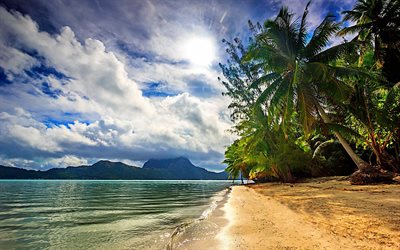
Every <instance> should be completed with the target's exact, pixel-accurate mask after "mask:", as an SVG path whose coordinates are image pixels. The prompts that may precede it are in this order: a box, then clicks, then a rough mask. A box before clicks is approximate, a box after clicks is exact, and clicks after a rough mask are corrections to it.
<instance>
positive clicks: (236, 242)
mask: <svg viewBox="0 0 400 250" xmlns="http://www.w3.org/2000/svg"><path fill="white" fill-rule="evenodd" d="M230 189H231V190H230V192H228V193H227V194H226V195H225V198H224V199H223V200H222V201H221V202H220V203H219V204H218V207H217V208H216V209H215V210H214V211H213V213H212V214H211V215H210V216H209V217H208V218H206V219H204V220H202V221H200V223H199V224H198V225H197V226H199V227H197V229H199V228H201V229H204V228H206V229H208V230H209V231H207V230H205V231H204V230H196V228H195V229H194V230H189V232H188V233H189V235H190V237H191V240H187V241H186V242H184V243H183V244H181V245H179V247H175V248H172V249H200V250H201V249H238V250H239V249H252V250H254V249H400V210H399V208H400V195H399V194H400V185H398V184H394V185H387V184H379V185H370V186H353V185H350V184H349V183H348V181H345V180H343V177H329V178H316V179H311V180H307V181H305V182H303V183H296V184H279V183H264V184H254V185H243V186H242V185H238V186H237V185H233V186H231V187H230ZM201 223H203V224H201ZM207 226H208V227H207ZM185 233H187V232H185ZM186 236H187V235H186ZM186 236H185V237H186Z"/></svg>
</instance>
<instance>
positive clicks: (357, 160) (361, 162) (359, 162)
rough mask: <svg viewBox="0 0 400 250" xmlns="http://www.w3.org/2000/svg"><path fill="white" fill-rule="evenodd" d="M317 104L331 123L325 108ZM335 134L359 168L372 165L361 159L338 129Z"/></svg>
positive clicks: (324, 118)
mask: <svg viewBox="0 0 400 250" xmlns="http://www.w3.org/2000/svg"><path fill="white" fill-rule="evenodd" d="M315 106H316V107H317V110H318V113H319V114H320V116H321V118H322V120H323V121H324V122H325V123H330V122H331V120H330V118H329V117H328V115H327V114H326V113H325V110H324V109H323V108H322V107H321V105H319V103H317V102H316V103H315ZM333 134H334V135H335V136H336V138H337V139H338V140H339V142H340V144H342V146H343V148H344V150H345V151H346V152H347V154H348V155H349V156H350V158H351V159H352V160H353V162H354V163H355V164H356V166H357V168H358V169H359V170H363V169H365V168H368V167H370V165H369V164H368V163H367V162H366V161H364V160H363V159H361V158H360V157H359V156H358V155H357V154H356V153H355V152H354V150H353V149H352V148H351V147H350V145H349V143H348V142H347V141H346V139H344V137H343V136H342V135H341V134H340V133H339V132H337V131H333Z"/></svg>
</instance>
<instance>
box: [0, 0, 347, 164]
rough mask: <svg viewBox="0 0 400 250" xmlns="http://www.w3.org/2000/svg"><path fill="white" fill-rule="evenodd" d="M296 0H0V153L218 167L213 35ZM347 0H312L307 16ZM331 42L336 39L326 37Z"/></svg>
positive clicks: (12, 159)
mask: <svg viewBox="0 0 400 250" xmlns="http://www.w3.org/2000/svg"><path fill="white" fill-rule="evenodd" d="M306 2H307V1H303V0H300V1H295V0H270V1H261V0H257V1H256V0H253V1H234V0H231V1H222V0H221V1H212V0H206V1H190V0H186V1H185V0H179V1H150V0H137V1H134V0H131V1H123V0H118V1H105V0H103V1H102V0H93V1H89V0H79V1H66V0H65V1H63V0H57V1H46V0H43V1H42V0H36V1H33V0H30V1H26V0H25V1H24V0H9V1H8V0H7V1H4V0H2V1H0V164H3V165H9V166H16V167H24V168H31V169H47V168H50V167H65V166H70V165H72V166H75V165H82V164H91V163H93V162H95V161H97V160H99V159H110V160H116V161H123V162H125V163H128V164H133V165H138V166H141V164H142V162H143V161H145V160H147V159H149V158H166V157H175V156H186V157H189V158H190V159H191V160H192V161H193V162H194V163H195V164H197V165H199V166H203V167H206V168H208V169H211V170H222V169H223V168H224V166H223V165H221V164H220V162H221V161H222V160H223V152H224V147H225V146H227V145H229V144H230V143H231V142H232V140H233V139H234V136H233V135H231V134H229V132H227V129H229V127H230V126H231V123H230V120H229V110H228V109H227V105H228V103H229V100H228V99H226V98H225V97H222V96H221V92H222V91H223V86H222V84H220V83H219V82H218V80H217V77H218V76H221V73H220V71H219V68H218V62H224V61H225V60H226V55H225V53H224V47H223V44H222V42H221V40H222V39H223V38H225V39H227V40H232V39H233V38H235V37H240V38H241V39H243V40H245V39H246V38H247V37H248V34H249V32H248V28H247V21H248V20H249V19H250V20H252V21H254V22H257V21H263V20H265V19H266V18H270V17H273V16H274V15H275V14H276V13H277V11H278V9H279V8H280V6H282V5H288V6H289V7H290V8H291V9H292V10H293V11H294V12H297V13H301V12H302V11H303V10H304V7H305V5H306ZM352 5H353V0H332V1H323V0H315V1H313V2H312V5H311V7H310V15H309V17H310V18H309V27H311V28H313V27H316V25H317V24H318V23H319V22H320V21H321V20H322V18H323V17H324V15H325V14H327V13H328V12H332V13H336V14H338V19H340V15H339V14H340V12H341V11H342V10H345V9H350V8H351V6H352ZM334 42H340V38H335V40H334Z"/></svg>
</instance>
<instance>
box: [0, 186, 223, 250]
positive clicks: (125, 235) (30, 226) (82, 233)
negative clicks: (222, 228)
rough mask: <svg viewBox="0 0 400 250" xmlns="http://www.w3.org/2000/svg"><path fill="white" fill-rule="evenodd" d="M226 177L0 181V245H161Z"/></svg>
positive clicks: (204, 204)
mask: <svg viewBox="0 0 400 250" xmlns="http://www.w3.org/2000/svg"><path fill="white" fill-rule="evenodd" d="M228 185H229V182H223V181H69V180H68V181H67V180H66V181H45V180H27V181H15V180H9V181H0V248H1V249H3V248H4V249H46V248H50V249H61V248H62V249H132V248H134V249H162V248H163V247H164V246H165V244H166V242H167V241H168V240H169V233H171V231H172V230H173V229H174V228H175V227H176V226H177V225H179V224H181V223H184V222H187V221H190V220H193V219H194V218H197V217H199V216H200V215H201V213H202V211H204V210H205V209H206V208H207V206H209V202H210V197H211V196H212V195H214V194H215V193H217V192H218V191H220V190H222V189H223V188H225V187H227V186H228Z"/></svg>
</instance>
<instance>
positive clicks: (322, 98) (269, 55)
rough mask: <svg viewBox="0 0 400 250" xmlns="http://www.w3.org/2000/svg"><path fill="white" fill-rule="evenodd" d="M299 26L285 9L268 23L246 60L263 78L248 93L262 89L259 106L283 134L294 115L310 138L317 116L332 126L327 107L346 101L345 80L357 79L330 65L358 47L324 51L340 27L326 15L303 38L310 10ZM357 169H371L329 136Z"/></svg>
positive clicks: (348, 70)
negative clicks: (311, 31)
mask: <svg viewBox="0 0 400 250" xmlns="http://www.w3.org/2000/svg"><path fill="white" fill-rule="evenodd" d="M309 4H310V3H308V4H307V7H306V9H305V11H304V14H303V16H302V18H301V20H300V22H299V21H296V20H293V14H292V13H290V12H289V11H288V8H287V7H283V8H281V10H280V11H279V14H278V16H277V17H276V18H275V20H267V21H266V22H265V23H264V27H263V28H262V29H261V30H260V32H259V34H258V35H257V36H256V40H255V42H254V44H253V45H252V46H251V47H250V49H249V52H248V54H247V55H246V56H245V59H246V60H247V61H252V62H253V64H254V65H255V67H257V69H258V72H259V74H260V75H261V77H260V78H259V79H260V80H259V81H255V82H254V83H253V85H251V87H252V88H262V86H264V87H263V91H262V93H261V94H260V96H259V97H258V100H257V103H259V104H261V103H262V104H265V109H266V110H267V112H268V117H269V118H270V119H272V120H273V121H274V122H276V123H280V124H281V126H282V129H283V131H284V133H285V134H286V133H287V131H288V129H290V127H291V125H292V123H293V117H295V115H294V114H295V113H298V117H299V120H300V123H301V124H302V127H303V129H304V131H305V133H306V134H309V133H310V131H311V129H312V126H313V125H314V123H315V122H316V120H317V118H318V116H319V117H320V118H322V120H323V121H324V122H325V123H331V120H330V117H329V115H328V114H327V112H326V110H328V108H329V107H328V106H327V105H324V104H325V103H328V101H329V102H330V103H341V102H344V101H346V100H347V99H348V97H349V95H350V93H351V87H350V86H348V85H347V84H346V83H345V81H343V79H344V78H346V77H348V76H350V75H354V74H358V71H357V70H354V69H351V68H344V67H337V66H333V65H332V64H330V63H331V62H332V61H335V60H336V59H338V58H339V57H340V56H341V55H342V54H344V53H346V52H349V51H351V50H352V49H354V47H355V46H356V45H357V41H356V40H352V41H350V42H346V43H343V44H340V45H338V46H334V47H331V48H329V49H325V48H326V46H327V45H328V44H329V41H330V39H329V38H330V37H331V36H332V35H334V34H336V33H337V31H338V30H339V24H338V23H336V22H335V21H334V16H330V15H329V16H327V17H326V18H325V19H324V20H323V21H322V22H321V24H320V25H319V26H318V27H317V28H316V29H315V31H314V32H313V34H312V36H311V38H310V39H307V34H308V30H307V14H308V6H309ZM333 133H334V134H335V136H336V137H337V138H338V140H339V142H340V143H341V144H342V145H343V147H344V149H345V150H346V152H347V153H348V154H349V156H350V157H351V159H352V160H353V161H354V163H355V164H356V165H357V167H358V168H359V169H363V168H364V167H366V166H369V164H368V163H366V162H365V161H364V160H362V159H361V158H360V157H359V156H358V155H357V154H356V153H355V152H354V151H353V149H352V148H351V147H350V145H349V143H348V142H347V141H346V140H345V138H344V137H343V136H342V135H341V134H340V133H339V132H338V131H333Z"/></svg>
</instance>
